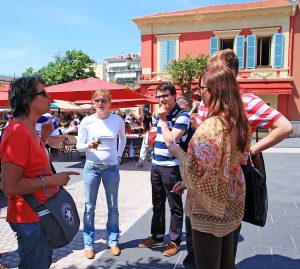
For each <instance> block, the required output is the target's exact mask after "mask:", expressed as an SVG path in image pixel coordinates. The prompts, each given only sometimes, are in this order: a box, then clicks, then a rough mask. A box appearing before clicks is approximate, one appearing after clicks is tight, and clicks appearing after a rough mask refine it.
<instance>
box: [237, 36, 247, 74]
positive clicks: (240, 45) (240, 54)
mask: <svg viewBox="0 0 300 269" xmlns="http://www.w3.org/2000/svg"><path fill="white" fill-rule="evenodd" d="M235 40H236V56H237V58H238V60H239V69H244V68H245V63H244V60H245V57H244V50H245V49H244V47H245V42H244V36H243V35H239V36H236V37H235Z"/></svg>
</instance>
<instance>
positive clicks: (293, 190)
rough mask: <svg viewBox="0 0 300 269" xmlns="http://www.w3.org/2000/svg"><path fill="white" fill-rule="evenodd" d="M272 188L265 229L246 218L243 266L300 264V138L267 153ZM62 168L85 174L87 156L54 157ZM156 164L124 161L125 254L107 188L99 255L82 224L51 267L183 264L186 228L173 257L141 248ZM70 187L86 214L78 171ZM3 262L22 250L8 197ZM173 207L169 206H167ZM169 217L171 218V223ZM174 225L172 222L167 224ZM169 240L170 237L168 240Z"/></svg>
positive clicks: (12, 264) (14, 261) (1, 220)
mask: <svg viewBox="0 0 300 269" xmlns="http://www.w3.org/2000/svg"><path fill="white" fill-rule="evenodd" d="M264 157H265V162H266V169H267V179H268V193H269V214H268V220H267V224H266V226H265V227H264V228H260V227H257V226H253V225H250V224H247V223H243V227H242V232H241V237H240V240H239V241H240V242H239V246H238V253H237V260H236V263H237V268H238V269H267V268H268V269H299V268H300V180H299V178H300V177H299V175H300V165H299V164H300V139H292V138H290V139H286V140H285V141H283V142H282V143H280V144H279V145H277V146H276V147H273V148H271V149H269V150H267V151H265V153H264ZM53 163H54V165H55V167H56V169H57V170H58V171H63V170H75V171H79V172H81V173H82V169H83V165H84V160H83V159H79V158H77V154H74V155H73V157H72V158H69V159H66V157H65V156H59V157H57V158H54V159H53ZM149 170H150V163H146V165H145V166H144V167H143V168H141V169H137V168H135V165H134V162H128V163H125V164H122V165H121V183H120V190H119V210H120V229H121V232H122V233H121V239H120V247H121V249H122V254H121V255H120V256H118V257H114V256H112V255H111V254H110V250H109V249H107V247H106V244H105V240H106V232H105V224H106V219H107V207H106V200H105V195H104V190H103V187H102V186H101V190H100V192H99V195H98V203H97V208H96V219H95V225H96V245H95V247H96V252H97V254H96V257H95V259H94V260H88V259H86V258H85V257H84V252H83V240H82V225H81V227H80V231H79V233H78V234H77V235H76V237H75V239H74V240H73V241H72V242H71V243H70V244H69V245H68V246H66V247H64V248H61V249H57V250H55V251H54V256H53V258H54V260H53V264H52V266H51V269H85V268H90V269H92V268H103V269H104V268H107V269H108V268H141V269H143V268H144V269H155V268H176V269H177V268H183V266H182V261H183V259H184V257H185V255H186V245H185V233H184V232H183V242H182V244H181V251H180V252H179V253H178V254H177V255H175V256H173V257H170V258H167V257H164V256H163V255H162V250H163V248H164V247H165V246H164V247H158V248H153V249H140V248H138V247H137V244H138V242H139V241H140V240H141V239H144V238H145V237H146V236H148V235H149V233H150V222H151V214H152V207H151V185H150V172H149ZM66 189H67V190H68V191H69V192H70V193H71V194H72V196H73V197H74V198H75V202H76V204H77V207H78V211H79V214H80V217H81V218H82V215H83V195H82V194H83V186H82V178H81V176H74V177H72V180H71V181H70V183H69V185H68V186H67V187H66ZM0 207H1V216H0V253H1V257H0V263H1V264H4V265H6V266H7V267H8V268H17V265H18V253H17V244H16V239H15V237H14V234H13V233H12V231H11V229H10V228H9V225H8V224H7V223H6V221H5V217H6V201H5V199H4V197H3V196H0ZM167 210H168V209H167ZM168 222H169V219H167V223H168ZM167 228H168V224H167ZM165 242H166V243H167V238H166V240H165Z"/></svg>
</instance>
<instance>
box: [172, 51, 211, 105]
mask: <svg viewBox="0 0 300 269" xmlns="http://www.w3.org/2000/svg"><path fill="white" fill-rule="evenodd" d="M208 59H209V56H207V55H203V54H200V55H198V56H197V57H196V58H193V57H192V56H191V55H187V56H186V57H185V58H182V59H178V60H173V61H171V62H169V63H168V65H167V71H168V73H169V75H170V76H171V80H172V81H173V82H176V83H177V84H178V86H179V87H180V88H181V93H182V95H183V96H185V97H186V98H187V100H188V101H189V103H190V105H191V100H192V96H193V93H194V92H195V91H196V90H198V86H199V85H200V80H201V76H202V74H203V73H204V72H205V70H206V65H207V62H208ZM195 80H198V81H199V82H198V86H197V87H194V88H192V82H193V81H195Z"/></svg>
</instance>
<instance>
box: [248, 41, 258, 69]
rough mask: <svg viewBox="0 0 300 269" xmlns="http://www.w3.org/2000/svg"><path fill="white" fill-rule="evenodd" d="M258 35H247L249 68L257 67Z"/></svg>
mask: <svg viewBox="0 0 300 269" xmlns="http://www.w3.org/2000/svg"><path fill="white" fill-rule="evenodd" d="M255 56H256V36H255V35H248V36H247V64H246V65H247V68H255V65H256V60H255V58H256V57H255Z"/></svg>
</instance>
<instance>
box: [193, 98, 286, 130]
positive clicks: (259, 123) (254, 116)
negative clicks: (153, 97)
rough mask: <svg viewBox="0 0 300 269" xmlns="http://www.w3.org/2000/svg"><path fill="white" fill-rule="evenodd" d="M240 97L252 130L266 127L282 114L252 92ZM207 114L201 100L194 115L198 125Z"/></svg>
mask: <svg viewBox="0 0 300 269" xmlns="http://www.w3.org/2000/svg"><path fill="white" fill-rule="evenodd" d="M241 97H242V101H243V107H244V109H245V113H246V117H247V119H248V121H249V124H250V125H251V130H252V131H255V130H256V128H257V127H262V128H265V129H267V128H269V127H270V126H272V125H273V123H274V122H275V121H277V120H278V119H279V118H280V117H281V116H282V114H281V113H280V112H279V111H277V110H276V109H274V108H272V107H270V106H269V105H267V104H266V103H265V102H264V101H263V100H262V99H260V98H259V97H258V96H256V95H254V94H252V93H243V94H241ZM207 114H208V112H207V108H206V107H205V106H204V103H203V101H201V103H200V105H199V106H198V115H197V116H196V117H195V119H196V121H197V123H198V125H200V124H201V123H202V122H203V121H204V120H205V119H206V117H207Z"/></svg>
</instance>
